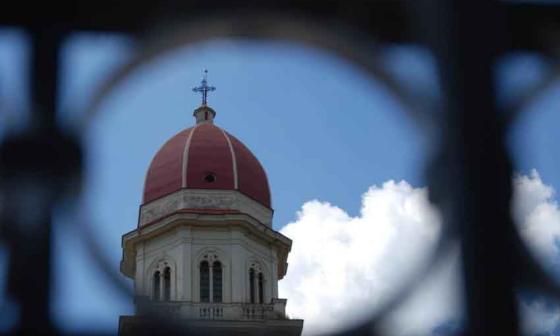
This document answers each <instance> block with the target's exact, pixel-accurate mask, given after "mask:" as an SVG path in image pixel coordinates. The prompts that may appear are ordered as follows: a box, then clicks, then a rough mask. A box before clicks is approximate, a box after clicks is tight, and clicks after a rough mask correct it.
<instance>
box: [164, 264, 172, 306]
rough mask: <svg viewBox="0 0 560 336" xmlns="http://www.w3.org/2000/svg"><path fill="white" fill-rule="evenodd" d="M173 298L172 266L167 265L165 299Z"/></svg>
mask: <svg viewBox="0 0 560 336" xmlns="http://www.w3.org/2000/svg"><path fill="white" fill-rule="evenodd" d="M170 299H171V268H169V267H166V268H165V270H164V271H163V300H164V301H169V300H170Z"/></svg>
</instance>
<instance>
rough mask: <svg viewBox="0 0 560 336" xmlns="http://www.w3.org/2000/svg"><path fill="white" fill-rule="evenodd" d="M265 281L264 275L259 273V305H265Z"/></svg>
mask: <svg viewBox="0 0 560 336" xmlns="http://www.w3.org/2000/svg"><path fill="white" fill-rule="evenodd" d="M263 286H264V279H263V274H262V273H259V303H264V287H263Z"/></svg>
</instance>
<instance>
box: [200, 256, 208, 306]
mask: <svg viewBox="0 0 560 336" xmlns="http://www.w3.org/2000/svg"><path fill="white" fill-rule="evenodd" d="M200 302H210V267H209V265H208V262H207V261H203V262H201V263H200Z"/></svg>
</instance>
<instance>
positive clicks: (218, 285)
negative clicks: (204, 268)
mask: <svg viewBox="0 0 560 336" xmlns="http://www.w3.org/2000/svg"><path fill="white" fill-rule="evenodd" d="M212 302H222V263H221V262H219V261H214V264H213V265H212Z"/></svg>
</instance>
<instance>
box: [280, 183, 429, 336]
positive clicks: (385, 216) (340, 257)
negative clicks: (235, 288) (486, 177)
mask: <svg viewBox="0 0 560 336" xmlns="http://www.w3.org/2000/svg"><path fill="white" fill-rule="evenodd" d="M439 229H440V220H439V218H438V215H437V212H436V211H435V210H434V209H433V208H432V207H431V206H430V204H429V202H428V200H427V190H426V189H424V188H413V187H411V186H410V185H409V184H408V183H406V182H404V181H401V182H398V183H395V182H393V181H388V182H386V183H384V184H383V186H382V187H376V186H374V187H371V188H370V189H369V190H368V191H367V192H366V193H365V194H364V195H363V196H362V208H361V211H360V215H359V216H357V217H351V216H349V215H348V214H347V213H346V212H345V211H344V210H342V209H340V208H338V207H336V206H333V205H331V204H329V203H326V202H319V201H311V202H307V203H305V204H304V205H303V207H302V209H301V211H300V212H299V213H298V219H297V221H295V222H293V223H290V224H288V225H286V226H285V227H284V228H283V229H282V233H283V234H285V235H287V236H288V237H290V238H292V239H293V241H294V243H293V246H292V252H291V253H290V256H289V260H288V262H289V271H288V275H287V276H286V278H285V279H284V280H282V281H281V282H280V292H281V294H282V296H285V297H288V298H289V301H288V313H289V314H290V315H291V316H292V317H300V318H304V319H305V324H304V325H305V332H306V333H307V334H314V333H319V332H325V331H330V330H333V328H337V327H341V326H343V325H348V324H349V323H351V322H352V321H356V319H359V318H362V317H364V315H366V314H367V313H371V311H372V306H376V305H378V304H379V303H381V302H382V301H383V300H386V299H387V298H388V297H390V296H391V293H392V292H394V291H395V289H396V287H397V286H396V284H398V283H399V282H401V281H402V280H403V279H404V278H405V277H406V276H407V275H408V274H410V272H412V271H413V270H414V266H415V265H419V264H421V263H422V261H423V260H424V259H425V258H426V257H427V253H428V252H429V251H430V249H431V248H432V246H433V244H434V242H435V240H436V239H437V237H438V234H439Z"/></svg>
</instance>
